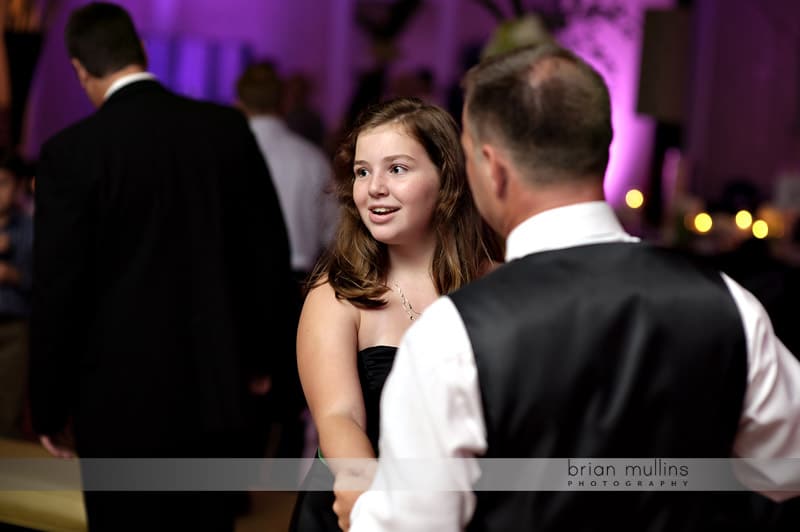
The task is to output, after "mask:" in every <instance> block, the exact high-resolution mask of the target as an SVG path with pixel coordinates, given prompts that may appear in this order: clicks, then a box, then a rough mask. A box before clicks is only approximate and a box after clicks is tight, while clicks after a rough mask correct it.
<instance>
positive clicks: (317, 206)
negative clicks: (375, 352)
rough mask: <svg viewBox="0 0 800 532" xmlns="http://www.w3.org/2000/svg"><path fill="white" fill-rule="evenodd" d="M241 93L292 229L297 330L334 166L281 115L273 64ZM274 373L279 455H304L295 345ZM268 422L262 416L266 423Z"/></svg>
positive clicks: (269, 406) (267, 408)
mask: <svg viewBox="0 0 800 532" xmlns="http://www.w3.org/2000/svg"><path fill="white" fill-rule="evenodd" d="M236 94H237V106H238V107H239V108H240V109H241V110H242V111H243V112H244V113H245V115H246V116H247V119H248V121H249V123H250V128H251V129H252V131H253V134H254V135H255V137H256V141H257V142H258V146H259V148H260V149H261V152H262V153H263V155H264V157H265V159H266V161H267V166H268V167H269V170H270V174H271V175H272V179H273V182H274V184H275V189H276V191H277V193H278V199H279V200H280V204H281V211H282V212H283V216H284V220H285V222H286V229H287V230H288V232H289V248H290V251H291V260H292V271H293V272H294V277H295V280H296V281H297V304H296V306H295V309H294V324H295V327H294V328H293V329H296V324H297V320H298V319H299V317H300V306H301V303H302V294H301V290H302V283H304V282H305V280H306V277H307V276H308V274H309V273H310V272H311V269H312V267H313V266H314V263H315V262H316V261H317V259H318V258H319V256H320V254H321V253H322V251H323V250H324V249H325V248H326V247H327V245H328V243H329V242H330V240H331V238H332V236H333V230H334V228H335V223H336V220H335V218H336V200H335V198H334V197H333V194H332V180H331V177H332V170H331V166H330V164H329V163H328V159H327V157H326V156H325V154H324V153H323V152H322V150H320V149H319V148H317V147H316V146H315V145H314V144H312V143H311V142H309V141H308V140H306V139H304V138H303V137H301V136H300V135H298V134H296V133H294V132H293V131H291V130H290V129H289V128H288V127H287V125H286V123H285V122H284V121H283V119H282V118H281V117H280V115H279V113H280V109H281V103H282V96H283V95H284V94H285V93H284V84H283V81H282V80H281V78H280V76H279V74H278V72H277V71H276V69H275V68H274V66H273V65H272V64H271V63H268V62H262V63H257V64H254V65H252V66H250V67H248V68H247V69H246V70H245V71H244V73H243V74H242V75H241V77H240V78H239V80H238V82H237V83H236ZM265 245H267V243H266V242H265ZM287 310H288V309H287ZM274 377H275V378H274V379H273V382H272V387H273V389H272V392H271V393H270V397H269V400H268V401H267V402H266V403H265V405H264V407H263V408H262V409H261V411H262V412H263V413H264V414H265V415H266V414H268V413H271V415H273V416H278V417H277V419H276V421H277V423H278V424H279V426H280V434H279V437H278V448H277V451H276V453H277V456H279V457H299V456H301V455H302V452H303V447H304V441H305V440H304V438H305V424H304V422H303V417H302V411H303V409H304V407H305V401H304V398H303V392H302V390H301V389H300V381H299V379H298V376H297V359H296V356H295V350H294V349H291V350H290V352H287V353H284V356H282V357H281V358H280V363H279V364H277V366H276V371H275V372H274ZM264 421H265V420H263V419H262V423H264Z"/></svg>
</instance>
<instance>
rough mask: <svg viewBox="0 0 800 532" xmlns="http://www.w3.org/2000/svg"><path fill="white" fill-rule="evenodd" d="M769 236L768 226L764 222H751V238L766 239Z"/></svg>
mask: <svg viewBox="0 0 800 532" xmlns="http://www.w3.org/2000/svg"><path fill="white" fill-rule="evenodd" d="M768 235H769V225H767V222H765V221H764V220H756V221H755V222H753V236H754V237H756V238H767V236H768Z"/></svg>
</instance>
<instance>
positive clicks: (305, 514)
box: [289, 345, 397, 532]
mask: <svg viewBox="0 0 800 532" xmlns="http://www.w3.org/2000/svg"><path fill="white" fill-rule="evenodd" d="M396 352H397V348H396V347H392V346H388V345H376V346H373V347H367V348H366V349H362V350H361V351H359V352H358V379H359V381H360V382H361V393H362V394H363V397H364V407H365V409H366V412H367V437H368V438H369V441H370V443H371V444H372V449H373V450H374V451H375V456H377V455H378V437H379V436H380V434H379V431H380V404H381V391H383V385H384V383H385V382H386V377H388V376H389V371H390V370H391V369H392V362H394V355H395V353H396ZM333 480H334V478H333V474H332V473H331V472H330V470H329V469H328V467H327V466H326V465H325V463H324V462H322V460H320V459H319V458H317V459H316V460H314V464H313V465H312V466H311V469H310V470H309V472H308V475H306V478H305V480H304V481H303V484H302V487H301V491H300V493H298V495H297V502H296V503H295V507H294V512H293V513H292V521H291V524H290V525H289V530H290V531H292V532H318V531H319V532H336V531H338V530H339V525H338V524H337V519H336V514H335V513H334V512H333V502H334V499H335V498H334V495H333Z"/></svg>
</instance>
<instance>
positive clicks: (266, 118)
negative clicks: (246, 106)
mask: <svg viewBox="0 0 800 532" xmlns="http://www.w3.org/2000/svg"><path fill="white" fill-rule="evenodd" d="M250 124H251V125H252V126H253V127H259V128H269V129H283V128H284V127H286V126H285V124H284V122H283V120H281V118H279V117H278V116H276V115H255V116H251V117H250Z"/></svg>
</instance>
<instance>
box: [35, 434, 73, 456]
mask: <svg viewBox="0 0 800 532" xmlns="http://www.w3.org/2000/svg"><path fill="white" fill-rule="evenodd" d="M55 439H56V438H55V437H52V438H51V437H50V436H39V442H40V443H41V444H42V447H44V448H45V449H47V452H48V453H50V454H52V455H53V456H55V457H56V458H75V456H76V455H75V452H74V451H73V450H72V449H70V448H68V447H66V446H64V445H62V444H61V443H58V444H56V443H54V440H55Z"/></svg>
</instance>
